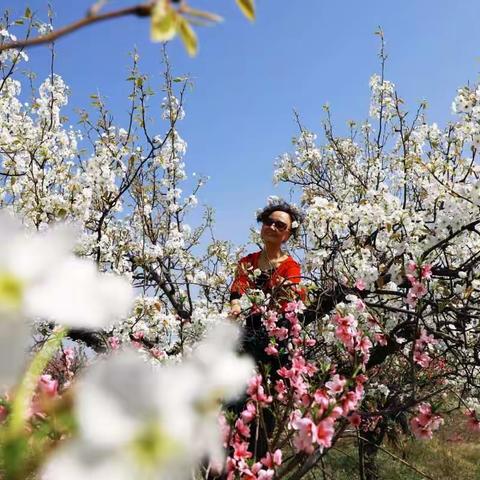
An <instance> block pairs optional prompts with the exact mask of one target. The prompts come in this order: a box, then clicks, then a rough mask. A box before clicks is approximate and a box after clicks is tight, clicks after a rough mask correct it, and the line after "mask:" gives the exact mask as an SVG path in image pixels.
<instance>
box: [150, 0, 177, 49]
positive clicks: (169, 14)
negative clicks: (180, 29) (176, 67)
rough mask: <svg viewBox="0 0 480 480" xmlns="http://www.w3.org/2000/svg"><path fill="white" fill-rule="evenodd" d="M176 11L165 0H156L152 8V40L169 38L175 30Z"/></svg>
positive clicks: (162, 40)
mask: <svg viewBox="0 0 480 480" xmlns="http://www.w3.org/2000/svg"><path fill="white" fill-rule="evenodd" d="M177 17H178V15H177V12H176V11H175V10H174V9H173V8H171V7H170V4H169V3H167V1H166V0H158V1H157V2H156V3H155V5H154V6H153V8H152V23H151V31H150V36H151V38H152V41H153V42H166V41H167V40H171V39H172V38H173V37H174V36H175V33H176V31H177Z"/></svg>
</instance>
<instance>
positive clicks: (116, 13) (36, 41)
mask: <svg viewBox="0 0 480 480" xmlns="http://www.w3.org/2000/svg"><path fill="white" fill-rule="evenodd" d="M151 11H152V5H151V4H140V5H134V6H131V7H126V8H120V9H118V10H113V11H111V12H106V13H102V14H98V15H92V14H90V15H87V16H85V17H84V18H81V19H80V20H77V21H75V22H72V23H70V24H68V25H65V26H64V27H62V28H59V29H58V30H55V31H53V32H51V33H47V34H46V35H41V36H39V37H34V38H30V39H25V40H17V41H15V42H7V43H4V44H2V45H0V52H3V51H4V50H11V49H12V48H29V47H33V46H36V45H43V44H45V43H51V42H54V41H55V40H57V39H58V38H60V37H64V36H65V35H68V34H69V33H72V32H74V31H76V30H79V29H80V28H83V27H86V26H87V25H91V24H92V23H97V22H102V21H104V20H112V19H114V18H119V17H126V16H128V15H134V16H137V17H148V16H150V14H151Z"/></svg>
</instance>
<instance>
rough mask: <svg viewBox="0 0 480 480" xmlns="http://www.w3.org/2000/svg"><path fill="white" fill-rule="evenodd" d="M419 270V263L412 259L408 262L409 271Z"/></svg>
mask: <svg viewBox="0 0 480 480" xmlns="http://www.w3.org/2000/svg"><path fill="white" fill-rule="evenodd" d="M416 271H417V264H416V263H415V262H414V261H412V260H410V261H409V262H408V263H407V272H409V273H416Z"/></svg>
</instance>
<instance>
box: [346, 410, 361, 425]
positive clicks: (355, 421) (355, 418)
mask: <svg viewBox="0 0 480 480" xmlns="http://www.w3.org/2000/svg"><path fill="white" fill-rule="evenodd" d="M348 421H349V422H350V424H351V425H352V426H353V427H355V428H358V427H359V426H360V424H361V423H362V417H361V416H360V415H359V414H358V413H357V412H354V413H352V414H351V415H350V416H349V417H348Z"/></svg>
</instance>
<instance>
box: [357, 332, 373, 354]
mask: <svg viewBox="0 0 480 480" xmlns="http://www.w3.org/2000/svg"><path fill="white" fill-rule="evenodd" d="M358 348H359V349H360V351H361V352H362V353H363V355H365V356H369V355H370V349H371V348H372V342H371V341H370V339H369V338H368V337H367V336H364V337H362V339H361V340H360V343H359V345H358Z"/></svg>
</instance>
